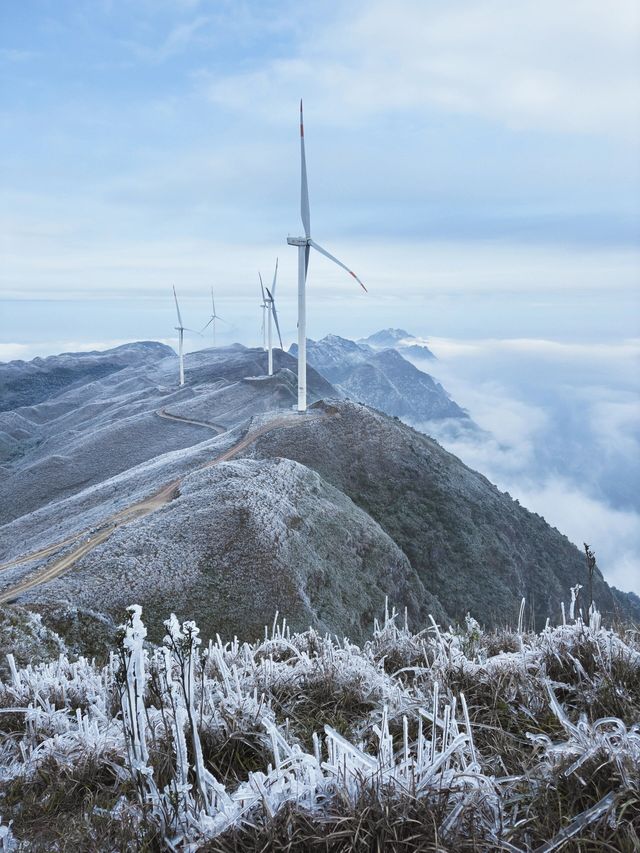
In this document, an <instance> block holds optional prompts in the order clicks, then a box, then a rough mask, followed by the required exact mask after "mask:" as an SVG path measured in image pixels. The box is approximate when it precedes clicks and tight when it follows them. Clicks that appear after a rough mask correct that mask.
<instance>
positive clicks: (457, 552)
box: [251, 402, 640, 625]
mask: <svg viewBox="0 0 640 853" xmlns="http://www.w3.org/2000/svg"><path fill="white" fill-rule="evenodd" d="M333 408H334V410H335V412H336V415H335V416H334V417H331V418H325V419H321V420H318V421H316V422H314V423H313V424H312V425H311V428H310V429H309V428H306V429H302V428H301V429H300V430H299V431H296V430H295V429H293V430H289V431H287V433H286V435H284V434H279V433H273V434H268V435H265V436H263V437H261V438H260V439H259V440H258V441H257V442H256V444H255V445H254V447H253V448H252V450H251V452H252V454H254V455H256V456H260V455H263V456H264V457H267V458H270V457H273V456H285V457H288V458H290V459H295V460H296V461H298V462H301V463H303V464H304V465H307V466H308V467H310V468H313V469H314V470H315V471H318V473H319V474H320V475H321V476H322V477H323V478H324V479H325V480H327V481H328V482H330V483H331V484H332V485H334V486H335V487H336V488H338V489H340V490H341V491H343V492H344V493H345V494H347V495H349V496H350V497H351V498H352V500H353V501H354V502H355V503H356V504H358V506H360V507H361V508H362V509H364V510H365V511H366V512H367V513H369V515H371V516H372V518H374V519H375V520H376V521H377V522H378V523H379V524H380V525H381V527H382V528H383V529H384V530H385V531H386V532H387V533H388V534H389V535H390V536H391V537H392V539H393V540H394V541H395V542H396V544H397V545H398V546H399V547H400V548H402V550H403V551H404V553H405V554H406V555H407V556H408V557H409V560H410V562H411V564H412V566H413V567H414V569H415V570H416V572H417V574H418V576H419V577H420V580H421V581H422V583H423V584H424V586H425V589H427V590H428V591H429V592H430V593H432V594H433V595H435V596H437V597H438V599H439V600H440V601H441V603H442V605H443V607H444V608H445V609H446V610H447V612H448V613H449V614H451V615H452V616H454V617H457V618H460V619H462V618H464V616H465V614H466V613H467V612H469V611H470V612H471V614H472V615H474V616H476V617H477V618H478V619H480V620H481V621H483V622H486V623H489V624H498V625H499V624H504V621H505V620H507V619H515V618H516V615H517V611H518V607H519V604H520V600H521V598H522V597H523V596H526V598H527V600H528V601H529V602H530V606H531V607H533V608H534V610H535V613H536V614H537V617H538V620H539V621H540V622H541V623H542V624H544V620H545V619H546V618H547V616H549V615H556V616H557V613H556V611H557V609H558V607H559V602H560V601H563V600H564V601H568V600H569V587H570V586H572V585H573V584H575V583H578V582H579V583H582V584H583V585H584V586H585V587H586V586H587V583H588V582H587V578H586V570H585V564H584V555H582V554H581V553H580V552H579V551H578V549H577V548H576V547H575V546H574V545H573V544H572V543H571V542H569V540H568V539H567V538H566V537H565V536H563V535H562V534H561V533H559V532H558V531H557V530H556V529H555V528H552V527H550V526H549V525H548V524H547V523H546V522H545V520H544V519H543V518H542V517H541V516H539V515H536V514H535V513H531V512H529V511H528V510H526V509H524V508H523V507H521V506H520V505H519V504H518V502H517V501H514V500H512V498H511V497H510V496H509V495H508V494H506V493H502V492H500V491H499V490H498V489H497V488H496V487H495V486H494V485H492V484H491V483H490V482H489V481H488V480H487V479H486V478H485V477H483V476H482V475H481V474H479V473H477V472H476V471H472V470H471V469H470V468H467V466H466V465H464V464H463V463H462V462H461V461H460V460H459V459H458V458H457V457H455V456H453V455H452V454H450V453H448V452H447V451H445V450H444V449H443V448H442V447H441V446H440V445H439V444H438V443H437V442H435V441H433V440H432V439H430V438H428V437H427V436H424V435H422V434H421V433H418V432H416V431H415V430H412V429H411V428H409V427H406V426H405V425H403V424H401V423H399V422H397V421H394V420H392V419H390V418H388V417H386V416H384V415H382V414H380V413H376V412H373V411H371V410H370V409H368V408H366V407H365V406H362V405H357V404H354V403H351V402H339V403H336V404H335V406H334V407H333ZM329 449H330V450H329ZM595 589H596V592H597V599H598V601H599V603H600V605H601V607H602V608H603V610H604V611H606V612H607V613H609V614H611V615H615V614H616V613H617V603H616V600H614V596H613V594H612V593H611V591H610V590H609V587H608V586H607V585H606V583H605V582H604V580H603V579H602V576H601V575H599V574H598V576H597V578H596V580H595ZM627 612H629V611H628V610H627ZM639 615H640V614H639Z"/></svg>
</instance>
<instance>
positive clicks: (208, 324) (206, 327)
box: [202, 317, 214, 332]
mask: <svg viewBox="0 0 640 853" xmlns="http://www.w3.org/2000/svg"><path fill="white" fill-rule="evenodd" d="M213 320H214V318H213V317H212V318H211V319H210V320H209V322H208V323H207V325H206V326H203V327H202V331H203V332H204V330H205V329H208V328H209V326H210V325H211V324H212V323H213Z"/></svg>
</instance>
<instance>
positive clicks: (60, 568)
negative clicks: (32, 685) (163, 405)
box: [0, 412, 326, 604]
mask: <svg viewBox="0 0 640 853" xmlns="http://www.w3.org/2000/svg"><path fill="white" fill-rule="evenodd" d="M325 416H326V414H325V413H324V412H318V413H313V414H306V415H304V416H300V415H298V414H290V415H286V416H281V417H279V418H274V420H272V421H269V422H268V423H266V424H263V425H262V426H260V427H258V428H257V429H255V430H253V431H252V432H249V433H247V435H245V436H244V437H243V438H241V439H240V440H239V441H237V442H236V444H234V445H233V446H232V447H230V448H228V450H225V451H224V452H223V453H221V454H220V455H219V456H216V457H215V459H212V460H211V461H210V462H205V463H204V464H203V465H200V466H198V467H197V468H195V469H194V471H200V470H203V469H204V468H211V467H213V466H214V465H219V464H220V462H227V461H228V460H229V459H233V457H234V456H237V454H238V453H241V452H242V451H243V450H245V449H246V448H247V447H249V446H250V445H251V444H253V442H254V441H256V439H258V438H260V436H262V435H265V434H266V433H268V432H272V431H273V430H276V429H286V428H288V427H292V426H299V425H300V423H309V421H312V420H313V421H316V420H319V419H320V418H323V417H325ZM167 417H170V418H172V419H174V418H173V416H167ZM175 420H180V421H181V420H184V419H183V418H175ZM203 425H204V426H209V427H211V424H203ZM189 473H193V471H190V472H189ZM182 479H183V478H182V477H178V478H177V479H175V480H172V481H171V482H170V483H167V484H166V485H165V486H163V487H162V488H161V489H159V490H158V491H157V492H154V493H153V494H151V495H149V496H148V497H146V498H143V499H142V500H141V501H138V502H137V503H134V504H131V506H129V507H126V508H125V509H122V510H119V511H118V512H116V513H114V514H113V515H111V516H109V517H108V518H107V519H105V521H103V522H102V523H101V524H100V528H99V530H95V527H94V528H92V530H93V531H94V532H93V533H92V534H91V535H89V537H88V538H87V539H86V540H85V541H84V542H83V543H82V544H81V545H79V546H78V547H77V548H75V549H74V550H73V551H70V552H69V553H68V554H65V555H64V556H63V557H60V558H59V559H57V560H55V561H54V562H53V563H51V564H50V565H47V566H44V567H43V568H42V569H40V570H39V571H37V572H36V573H35V574H32V575H30V576H28V577H27V578H25V579H24V580H22V581H20V582H19V583H17V584H15V586H12V587H9V588H8V589H6V590H3V591H2V592H0V604H5V603H6V602H8V601H11V600H12V599H14V598H16V597H17V596H19V595H21V594H22V593H24V592H27V590H29V589H32V588H33V587H34V586H40V584H43V583H46V582H47V581H50V580H53V579H54V578H57V577H59V576H60V575H62V574H64V573H65V572H67V571H68V570H69V569H71V568H72V567H73V566H74V565H75V564H76V563H77V561H78V560H80V559H81V558H82V557H84V556H85V555H86V554H88V553H89V552H90V551H92V550H93V549H94V548H96V547H97V546H98V545H100V544H102V542H104V541H105V540H107V539H108V538H109V537H110V536H111V535H112V533H114V532H115V531H116V530H117V529H118V528H119V527H122V526H123V525H125V524H128V523H129V522H131V521H134V520H136V519H138V518H143V517H144V516H145V515H149V514H150V513H152V512H154V511H155V510H157V509H159V508H160V507H162V506H164V505H165V504H168V503H169V502H170V501H172V500H173V499H174V498H176V497H177V496H178V492H179V488H180V485H181V483H182ZM87 532H88V531H86V530H84V531H81V532H80V533H78V534H76V535H74V536H70V537H67V538H65V539H62V540H61V541H60V542H57V543H56V544H55V545H50V546H47V547H46V548H42V549H40V550H39V551H34V552H33V553H31V554H27V555H25V556H23V557H19V558H18V559H16V560H14V561H12V562H9V563H4V564H3V565H1V566H0V571H4V570H8V569H12V568H15V567H16V566H19V565H21V564H23V563H27V562H30V561H31V560H36V559H39V558H40V557H46V556H49V555H51V554H53V553H55V552H56V551H59V550H60V549H61V548H64V546H65V545H68V544H69V543H71V542H74V541H77V540H78V539H79V538H81V537H82V536H84V535H86V534H87Z"/></svg>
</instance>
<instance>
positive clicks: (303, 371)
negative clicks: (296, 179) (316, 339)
mask: <svg viewBox="0 0 640 853" xmlns="http://www.w3.org/2000/svg"><path fill="white" fill-rule="evenodd" d="M300 214H301V217H302V224H303V226H304V234H305V236H304V237H287V243H288V244H289V245H290V246H297V247H298V411H299V412H306V410H307V329H306V325H307V317H306V283H307V270H308V268H309V253H310V251H311V247H312V246H313V248H314V249H315V250H316V251H318V252H320V254H321V255H324V256H325V257H326V258H329V260H330V261H333V262H334V263H336V264H338V266H339V267H342V269H344V270H346V271H347V272H348V273H349V275H351V276H353V278H355V280H356V281H357V282H358V284H359V285H360V287H361V288H362V289H363V290H364V291H365V292H366V290H367V288H366V287H365V286H364V284H363V283H362V282H361V281H360V279H359V278H358V276H357V275H356V274H355V273H354V272H352V271H351V270H350V269H349V267H347V266H346V265H345V264H343V263H342V261H339V260H338V258H336V257H334V256H333V255H331V254H329V252H327V250H326V249H323V248H322V246H319V245H318V244H317V243H316V242H315V240H312V239H311V214H310V212H309V187H308V185H307V161H306V157H305V152H304V123H303V120H302V101H300Z"/></svg>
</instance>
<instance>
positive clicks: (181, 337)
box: [173, 285, 200, 385]
mask: <svg viewBox="0 0 640 853" xmlns="http://www.w3.org/2000/svg"><path fill="white" fill-rule="evenodd" d="M173 298H174V299H175V301H176V312H177V314H178V325H177V326H176V327H175V329H176V331H177V332H178V358H179V359H180V385H184V346H183V344H184V333H185V332H195V334H196V335H199V334H200V332H196V330H195V329H187V327H186V326H183V325H182V317H181V316H180V306H179V305H178V297H177V295H176V288H175V285H173Z"/></svg>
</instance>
